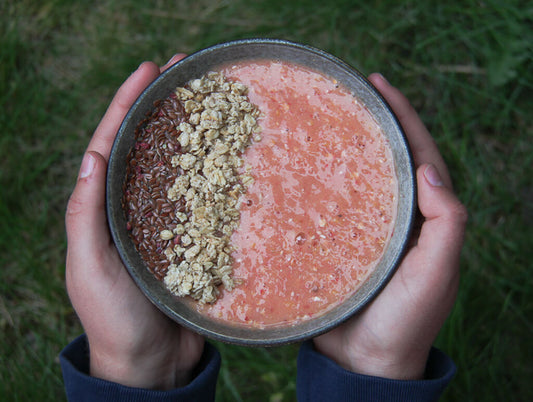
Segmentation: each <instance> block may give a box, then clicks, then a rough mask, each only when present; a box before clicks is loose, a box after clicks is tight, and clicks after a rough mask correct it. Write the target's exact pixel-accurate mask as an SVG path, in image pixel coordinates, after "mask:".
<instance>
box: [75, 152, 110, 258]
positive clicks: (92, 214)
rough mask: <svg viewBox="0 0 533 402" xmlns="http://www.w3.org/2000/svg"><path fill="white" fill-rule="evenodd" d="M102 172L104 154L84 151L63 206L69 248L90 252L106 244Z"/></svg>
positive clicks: (103, 172)
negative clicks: (73, 185) (72, 189)
mask: <svg viewBox="0 0 533 402" xmlns="http://www.w3.org/2000/svg"><path fill="white" fill-rule="evenodd" d="M105 174H106V161H105V159H104V157H103V156H102V155H100V154H99V153H98V152H95V151H89V152H87V153H86V154H85V155H84V157H83V161H82V163H81V168H80V171H79V175H78V182H77V184H76V187H75V188H74V191H73V192H72V195H71V196H70V199H69V202H68V205H67V212H66V218H65V220H66V229H67V238H68V243H69V249H72V250H77V251H78V252H80V251H81V252H83V250H85V252H88V253H90V252H91V251H92V250H99V249H101V248H102V247H103V246H108V245H109V242H110V236H109V231H108V229H107V221H106V214H105Z"/></svg>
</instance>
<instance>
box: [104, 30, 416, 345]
mask: <svg viewBox="0 0 533 402" xmlns="http://www.w3.org/2000/svg"><path fill="white" fill-rule="evenodd" d="M234 49H236V50H238V51H239V52H240V53H239V54H241V56H240V57H242V59H243V60H252V59H265V58H269V57H268V56H264V57H263V56H262V57H255V55H254V54H252V53H253V52H256V51H257V50H258V49H259V50H261V49H263V50H265V52H266V54H276V52H280V51H283V52H286V53H287V54H288V55H290V54H292V53H291V52H295V53H297V54H298V57H301V58H303V59H306V58H307V59H309V60H310V61H322V62H323V63H324V65H325V67H324V68H327V67H328V66H329V67H331V68H333V67H334V68H335V71H336V73H337V72H342V74H345V76H346V79H353V80H354V83H353V84H354V85H355V84H357V87H358V88H360V89H361V90H363V91H366V92H365V93H364V94H361V93H357V94H354V95H355V96H357V97H358V99H361V96H363V95H365V96H368V97H369V98H368V101H367V100H365V101H364V102H363V103H364V104H365V106H366V107H367V108H369V109H370V111H371V112H372V114H373V116H374V118H378V120H379V119H382V121H378V123H380V125H382V130H383V132H384V134H385V136H386V137H387V139H388V140H389V141H390V140H394V148H393V145H391V150H392V152H393V156H394V158H395V164H396V165H398V164H399V163H400V164H401V168H402V170H401V171H400V170H399V167H398V166H396V172H397V175H400V173H401V175H402V176H401V177H398V187H399V189H398V211H397V217H396V219H398V217H399V216H400V214H401V218H402V222H403V226H402V227H401V232H400V233H395V234H394V235H395V236H397V237H396V238H395V243H394V248H395V249H394V252H391V255H390V257H388V260H387V264H386V265H387V269H384V270H383V273H382V274H381V275H380V276H379V278H376V279H374V280H372V281H371V283H370V282H369V278H371V277H372V275H370V276H369V278H367V280H366V282H365V284H363V285H362V286H361V287H359V288H358V289H357V290H356V291H355V293H354V295H355V294H358V293H361V292H364V294H363V293H361V294H360V296H359V298H358V299H357V303H356V305H353V306H350V307H349V308H348V307H346V305H347V304H348V303H346V301H345V302H343V303H341V305H340V306H337V307H334V308H333V309H332V310H330V311H329V312H327V313H325V314H324V315H323V316H322V317H324V316H327V315H328V314H331V312H332V311H336V313H335V314H333V317H331V318H330V319H324V318H323V319H322V321H320V317H318V318H313V319H310V320H308V321H304V322H303V323H297V324H295V325H293V326H283V327H279V328H277V327H267V328H250V327H242V328H241V327H240V326H238V325H237V326H235V325H234V324H225V323H222V324H221V323H219V322H214V320H211V319H209V318H206V317H203V316H201V315H199V314H198V313H194V312H192V311H189V310H190V309H188V308H186V307H185V305H186V303H184V302H183V301H179V300H175V299H177V298H176V297H174V296H171V295H170V292H168V290H166V289H165V288H164V285H162V282H161V281H157V279H156V278H155V277H154V276H153V274H151V273H150V272H149V271H148V269H147V268H146V267H145V266H144V263H143V262H142V259H140V256H139V255H138V253H137V252H136V251H135V250H134V252H133V254H132V247H133V242H132V241H131V239H129V235H128V233H127V230H126V225H125V220H124V219H125V218H124V216H122V218H121V214H122V215H124V211H123V209H122V207H121V203H120V202H118V199H117V194H120V197H118V198H120V200H122V194H123V191H122V186H121V185H120V180H119V179H120V177H124V175H123V174H121V171H123V170H124V169H125V167H124V166H122V167H121V166H120V163H121V161H124V158H125V155H122V158H120V157H119V156H117V155H119V154H120V153H121V152H122V153H124V152H125V151H124V149H125V148H128V147H127V144H126V143H127V142H128V141H129V143H130V144H131V141H132V138H131V136H132V131H131V129H132V128H133V132H134V130H135V127H136V126H137V124H138V122H139V121H140V120H139V117H140V118H141V119H142V117H144V113H143V111H144V112H145V111H146V110H150V109H153V101H154V100H156V99H163V98H164V96H163V97H162V96H160V95H161V94H163V93H164V92H165V91H167V92H168V93H167V96H168V94H170V91H171V89H173V88H175V87H176V86H178V85H183V84H184V83H185V82H181V83H180V82H176V77H182V76H188V77H189V79H192V78H198V77H199V76H198V75H194V73H195V72H196V74H198V72H197V71H196V70H195V69H198V65H199V61H205V60H210V62H211V63H213V62H214V61H213V60H214V59H213V57H216V56H220V55H227V54H230V53H231V51H232V50H234ZM234 51H235V50H234ZM228 52H230V53H228ZM284 57H285V53H284ZM307 59H306V60H307ZM231 60H234V61H237V59H234V58H233V59H231ZM284 60H285V59H284ZM287 61H293V60H287ZM297 62H298V61H297ZM222 64H224V63H223V62H220V63H218V65H219V66H220V65H222ZM304 64H305V63H304ZM214 65H216V63H215V64H214ZM187 68H189V70H187ZM312 68H313V67H312ZM321 68H322V67H321ZM191 69H193V70H194V71H193V72H190V70H191ZM208 70H209V69H208ZM206 71H207V70H206ZM317 71H319V72H321V73H325V74H328V73H327V72H326V71H324V70H322V69H317ZM180 74H181V75H180ZM343 77H344V75H343ZM336 78H338V77H336ZM181 79H182V78H181ZM341 83H342V84H345V85H346V81H344V80H341ZM170 84H171V85H170ZM350 88H351V87H350ZM169 89H170V90H169ZM158 95H159V96H158ZM370 103H371V104H370ZM376 110H380V111H381V114H379V116H376V114H375V113H373V111H376ZM384 122H386V126H387V127H386V128H383V124H384ZM386 131H387V132H386ZM128 135H130V137H128ZM391 135H392V137H391ZM130 149H131V147H130ZM126 154H127V153H126ZM397 158H401V161H398V160H397ZM119 185H120V189H119V190H120V191H119V190H117V186H119ZM400 187H401V188H400ZM416 200H417V186H416V176H415V167H414V161H413V157H412V153H411V150H410V148H409V143H408V140H407V137H406V136H405V133H404V131H403V129H402V126H401V124H400V122H399V120H398V118H397V116H396V115H395V114H394V112H393V111H392V109H391V108H390V106H389V104H388V103H387V101H386V100H385V99H384V98H383V96H382V95H381V94H380V93H379V91H378V90H377V89H376V88H375V87H374V86H373V85H372V84H371V83H370V81H368V80H367V79H366V77H365V76H363V75H362V74H361V73H360V72H359V71H358V70H357V69H355V68H354V67H352V66H351V65H349V64H347V63H346V62H344V61H343V60H341V59H339V58H337V57H336V56H333V55H331V54H329V53H327V52H325V51H323V50H320V49H317V48H315V47H312V46H309V45H305V44H301V43H297V42H292V41H287V40H283V39H267V38H253V39H241V40H235V41H229V42H223V43H219V44H216V45H213V46H210V47H207V48H204V49H201V50H199V51H197V52H194V53H192V54H190V55H188V56H186V57H185V58H184V59H182V60H180V61H178V62H177V63H176V64H174V65H172V66H171V67H169V68H168V69H167V70H166V71H165V72H163V73H162V74H161V75H160V76H159V77H157V78H156V79H155V80H154V81H153V82H152V83H151V84H150V85H149V86H148V87H147V88H146V89H144V90H143V92H142V93H141V94H140V95H139V97H138V98H137V100H136V101H135V102H134V103H133V105H132V106H131V108H130V109H129V111H128V112H127V114H126V116H125V118H124V120H123V121H122V122H121V124H120V127H119V129H118V132H117V136H116V137H115V140H114V142H113V146H112V149H111V153H110V157H109V163H108V168H107V176H106V213H107V217H108V226H109V229H110V232H111V236H112V239H113V241H114V243H115V245H116V248H117V250H118V252H119V255H120V258H121V260H122V262H123V264H124V266H125V267H126V269H127V271H128V273H129V274H130V276H131V277H132V278H133V280H134V282H135V283H136V285H137V286H138V287H139V288H140V290H141V291H142V293H143V294H144V295H145V296H146V297H147V298H148V299H149V300H150V301H151V302H152V303H153V304H154V305H155V306H156V307H157V308H158V309H159V310H161V311H162V312H163V313H164V314H166V315H167V316H169V317H170V318H171V319H173V320H174V321H176V322H177V323H179V324H182V325H184V326H185V327H187V328H189V329H191V330H193V331H195V332H197V333H199V334H201V335H203V336H205V337H207V338H210V339H214V340H217V341H222V342H225V343H232V344H239V345H245V346H274V345H282V344H287V343H293V342H299V341H304V340H307V339H310V338H313V337H315V336H318V335H320V334H323V333H325V332H327V331H330V330H331V329H333V328H334V327H336V326H338V325H340V324H341V323H342V322H344V321H346V320H347V319H349V318H350V317H352V316H353V315H354V314H356V313H358V312H359V311H360V310H361V309H362V308H363V307H365V306H366V305H367V304H368V303H369V302H370V301H372V300H373V299H374V298H375V297H376V296H377V295H378V294H379V293H380V292H381V290H382V289H383V288H384V286H385V285H386V284H387V283H388V281H389V280H390V278H391V277H392V276H393V275H394V273H395V271H396V269H397V267H398V265H399V264H400V262H401V260H402V259H403V256H404V255H405V253H406V251H407V246H408V241H409V238H410V236H411V232H412V226H413V221H414V217H415V213H416V205H417V201H416ZM119 205H120V208H119ZM400 207H401V208H402V210H400ZM121 225H122V226H121ZM396 225H397V222H396V223H395V229H394V231H395V232H396V231H397V227H396ZM128 241H129V243H130V244H128ZM389 247H390V244H388V245H387V250H388V249H389ZM387 250H386V251H387ZM135 254H136V255H135ZM140 264H141V265H142V267H140V266H139V265H140ZM141 268H142V269H144V271H145V272H142V269H141ZM147 274H148V275H147ZM150 278H151V279H150ZM154 281H157V282H158V283H159V285H157V284H155V283H154ZM367 283H370V284H369V285H368V287H369V288H370V289H365V285H366V284H367ZM370 285H371V286H370ZM161 286H162V289H163V290H161ZM362 289H365V290H362ZM165 293H166V295H165ZM354 295H352V296H350V297H349V298H348V300H350V301H355V300H356V299H355V298H354ZM169 296H170V297H169ZM343 305H345V306H344V307H343V308H341V307H342V306H343ZM339 308H341V309H340V310H339ZM176 309H178V310H179V311H176ZM316 322H320V325H319V326H316V325H314V324H315V323H316ZM294 328H296V329H297V331H292V332H291V331H288V330H289V329H294ZM261 335H263V336H261Z"/></svg>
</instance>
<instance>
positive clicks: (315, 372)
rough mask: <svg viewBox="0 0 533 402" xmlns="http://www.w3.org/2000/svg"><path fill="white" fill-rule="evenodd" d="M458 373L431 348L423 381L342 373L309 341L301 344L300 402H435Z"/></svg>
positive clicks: (298, 385)
mask: <svg viewBox="0 0 533 402" xmlns="http://www.w3.org/2000/svg"><path fill="white" fill-rule="evenodd" d="M455 371H456V367H455V364H454V363H453V361H452V360H451V359H450V358H449V357H448V356H446V355H445V354H444V353H442V352H441V351H440V350H438V349H436V348H432V349H431V352H430V355H429V359H428V362H427V365H426V373H425V378H424V379H423V380H419V381H414V380H413V381H411V380H409V381H407V380H390V379H386V378H379V377H372V376H367V375H361V374H357V373H353V372H351V371H348V370H345V369H343V368H342V367H340V366H339V365H337V364H336V363H335V362H334V361H333V360H331V359H329V358H327V357H326V356H324V355H322V354H320V353H318V352H317V351H316V350H315V349H314V346H313V343H312V341H308V342H305V343H303V344H302V347H301V348H300V352H299V355H298V375H297V381H296V384H297V393H298V401H299V402H309V401H335V402H342V401H380V402H381V401H384V402H389V401H409V402H422V401H424V402H425V401H436V400H438V399H439V397H440V395H441V394H442V392H443V391H444V389H445V388H446V386H447V385H448V383H449V382H450V381H451V380H452V378H453V376H454V375H455Z"/></svg>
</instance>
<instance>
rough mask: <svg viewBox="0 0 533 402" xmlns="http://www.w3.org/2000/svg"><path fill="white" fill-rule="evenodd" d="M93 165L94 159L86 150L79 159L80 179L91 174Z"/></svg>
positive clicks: (94, 163)
mask: <svg viewBox="0 0 533 402" xmlns="http://www.w3.org/2000/svg"><path fill="white" fill-rule="evenodd" d="M95 165H96V159H95V158H94V156H92V155H91V154H90V153H89V152H87V153H86V154H85V155H84V157H83V160H82V161H81V168H80V179H85V178H86V177H89V176H90V175H91V174H92V172H93V170H94V166H95Z"/></svg>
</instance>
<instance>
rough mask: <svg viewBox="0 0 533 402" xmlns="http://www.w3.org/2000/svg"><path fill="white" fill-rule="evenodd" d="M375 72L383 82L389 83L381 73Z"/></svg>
mask: <svg viewBox="0 0 533 402" xmlns="http://www.w3.org/2000/svg"><path fill="white" fill-rule="evenodd" d="M376 74H377V75H379V77H380V78H381V79H382V80H383V82H385V83H386V84H389V85H390V83H389V81H388V80H387V79H386V78H385V77H384V76H383V74H381V73H376Z"/></svg>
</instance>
